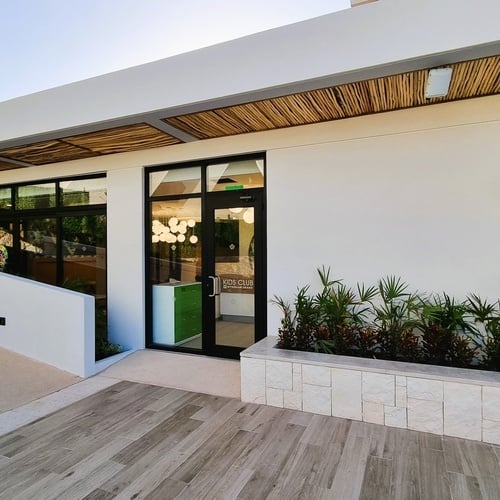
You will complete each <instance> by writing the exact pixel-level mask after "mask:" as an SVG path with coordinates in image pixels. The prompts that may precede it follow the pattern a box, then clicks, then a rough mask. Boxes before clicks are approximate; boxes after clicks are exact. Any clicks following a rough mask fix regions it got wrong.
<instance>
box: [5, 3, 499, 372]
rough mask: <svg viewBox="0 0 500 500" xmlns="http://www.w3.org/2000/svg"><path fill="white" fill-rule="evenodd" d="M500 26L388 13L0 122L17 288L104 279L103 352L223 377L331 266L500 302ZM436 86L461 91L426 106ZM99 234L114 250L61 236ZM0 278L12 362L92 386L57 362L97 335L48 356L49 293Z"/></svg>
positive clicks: (255, 44)
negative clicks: (180, 363) (446, 71)
mask: <svg viewBox="0 0 500 500" xmlns="http://www.w3.org/2000/svg"><path fill="white" fill-rule="evenodd" d="M498 19H500V3H499V2H498V0H483V1H482V2H480V4H477V3H476V2H456V1H455V0H420V1H418V2H415V1H412V0H379V1H375V2H371V3H367V4H366V5H361V6H359V7H356V8H352V9H348V10H344V11H341V12H337V13H333V14H329V15H326V16H322V17H318V18H315V19H311V20H307V21H304V22H300V23H296V24H293V25H290V26H285V27H282V28H277V29H273V30H269V31H266V32H263V33H259V34H256V35H252V36H247V37H244V38H241V39H238V40H234V41H231V42H227V43H222V44H218V45H215V46H213V47H208V48H204V49H200V50H197V51H194V52H190V53H186V54H182V55H179V56H175V57H171V58H168V59H164V60H161V61H157V62H153V63H149V64H145V65H142V66H138V67H134V68H130V69H126V70H123V71H118V72H115V73H111V74H108V75H103V76H100V77H97V78H92V79H89V80H85V81H81V82H77V83H73V84H69V85H65V86H62V87H59V88H55V89H50V90H46V91H43V92H39V93H36V94H32V95H28V96H25V97H20V98H17V99H13V100H10V101H6V102H3V103H0V117H1V119H0V170H1V171H0V230H1V231H3V233H2V232H0V237H1V236H2V234H4V238H5V240H4V241H3V243H4V245H5V246H6V248H7V250H8V252H9V259H11V265H12V269H11V270H12V272H19V273H20V274H22V275H24V276H32V277H35V278H39V279H40V280H41V281H45V282H49V283H58V284H61V283H62V282H63V281H64V279H65V278H67V276H72V272H73V271H71V269H70V267H71V266H72V265H79V266H80V268H79V269H80V271H81V270H82V269H83V267H82V266H85V265H87V266H91V267H92V266H93V268H94V271H93V272H94V274H92V275H88V276H87V275H86V276H87V278H88V280H87V281H88V282H89V283H90V286H93V287H94V288H93V293H94V294H95V295H96V296H98V297H101V298H103V297H106V296H107V303H108V325H109V337H110V340H112V341H113V342H118V343H120V344H122V345H123V346H124V347H125V348H126V349H140V348H144V347H145V346H146V347H154V348H169V349H170V348H173V349H177V350H187V351H189V352H196V353H202V354H215V355H223V356H226V355H227V356H237V354H238V352H239V350H240V349H241V348H242V347H244V346H246V345H249V344H251V343H253V342H254V340H256V339H259V338H262V337H264V336H266V335H267V334H268V333H269V334H274V333H275V332H276V331H277V328H278V327H279V321H280V312H279V311H278V309H277V308H276V307H275V306H273V305H272V304H270V303H269V299H270V298H272V297H273V296H274V295H280V296H285V297H291V296H292V295H293V294H294V292H295V291H296V287H297V286H298V285H303V284H305V283H309V282H314V281H315V279H316V268H317V267H319V266H321V265H323V264H324V265H326V266H331V267H332V269H333V271H334V273H335V275H336V276H339V277H343V278H345V279H346V281H348V282H352V283H355V282H356V281H363V282H366V283H372V282H374V281H376V280H377V279H378V278H380V277H383V276H385V275H388V274H394V275H398V276H401V277H402V278H403V279H404V280H406V281H408V282H409V283H410V284H411V285H412V287H415V288H416V289H419V290H428V291H437V292H439V291H442V290H446V291H447V292H448V293H450V294H453V295H456V296H458V297H461V296H464V295H465V294H467V293H469V292H472V291H474V292H477V293H480V294H482V295H483V296H489V297H491V298H497V297H498V296H500V267H499V265H498V256H499V255H500V237H499V232H498V230H497V229H498V225H499V223H500V198H499V193H500V169H499V159H500V141H499V138H500V95H499V93H500V56H499V54H500V25H499V23H498ZM436 68H451V70H452V73H451V83H450V86H449V89H448V91H447V92H446V94H445V95H444V96H442V97H431V98H426V95H425V92H426V85H427V82H428V80H429V70H431V69H436ZM89 176H90V177H89ZM89 179H90V180H89ZM72 186H73V187H72ZM47 190H48V191H47ZM71 193H73V194H74V195H75V196H76V197H77V198H78V196H80V198H78V200H79V201H78V200H77V201H75V200H73V201H71V200H69V201H65V200H66V198H64V196H66V195H67V196H71ZM82 193H83V194H82ZM85 193H87V194H85ZM51 196H52V197H51ZM82 197H83V198H82ZM23 200H24V201H23ZM37 200H38V201H37ZM40 200H41V201H40ZM23 203H26V204H23ZM240 209H241V210H240ZM104 215H106V218H107V238H104V237H103V236H102V235H101V237H100V241H101V243H99V244H96V245H94V246H100V247H101V248H102V250H99V249H98V250H95V249H94V250H92V249H90V248H87V246H89V245H90V246H92V245H91V244H90V243H89V242H90V239H89V240H85V237H84V236H81V235H80V236H79V235H77V234H76V233H75V232H73V233H71V234H72V236H71V238H70V237H69V236H66V233H65V231H70V230H69V229H68V227H69V226H70V222H71V221H72V220H76V219H78V220H79V221H80V222H81V220H82V219H81V218H82V217H87V218H89V219H88V220H90V218H93V219H92V220H94V222H95V220H96V219H95V218H96V217H100V216H104ZM176 219H177V220H176ZM86 224H87V223H86ZM93 231H94V230H93V229H92V230H88V231H87V233H86V234H92V235H93V236H95V238H96V239H99V238H98V237H97V236H96V235H95V231H94V232H93ZM68 234H69V233H68ZM8 238H11V239H10V240H9V241H11V245H13V246H10V247H9V245H8V243H7V241H8ZM104 240H106V244H104ZM0 241H2V240H0ZM47 242H48V243H47ZM82 242H83V243H82ZM16 245H17V246H16ZM28 245H31V247H29V248H26V247H27V246H28ZM50 246H51V248H52V249H51V250H50V249H49V247H50ZM83 247H85V248H83ZM104 247H105V248H106V254H107V255H106V258H105V257H104V250H103V249H104ZM85 258H87V261H88V262H90V263H87V264H85V262H87V261H85ZM43 259H45V261H44V260H43ZM78 259H79V260H78ZM77 261H78V262H77ZM105 261H106V263H105ZM43 263H45V265H44V266H42V264H43ZM16 266H17V267H16ZM42 267H43V269H44V270H42ZM49 267H50V269H51V270H48V269H49ZM14 268H15V269H14ZM21 268H22V269H21ZM19 269H21V270H20V271H19ZM96 269H100V270H101V271H100V274H99V271H96ZM80 271H79V272H80ZM104 271H106V272H105V273H104ZM82 272H83V271H82ZM47 273H48V274H47ZM103 273H104V274H103ZM77 274H78V273H77ZM212 277H219V278H220V279H214V278H212ZM1 278H2V279H1V280H0V295H1V297H2V303H3V307H4V310H3V311H2V310H0V317H5V318H6V325H5V326H0V345H3V346H5V347H7V348H10V349H13V350H16V351H19V352H23V353H24V354H27V355H30V356H32V357H36V358H38V359H41V360H43V361H47V362H51V363H53V364H55V365H57V366H60V367H63V368H65V369H68V370H69V371H74V372H77V373H89V370H85V369H81V368H75V367H74V366H70V365H68V364H67V363H65V362H63V358H67V357H71V356H73V355H74V352H75V350H77V351H78V350H79V349H83V347H82V345H83V344H82V343H81V342H83V341H82V340H81V336H82V335H83V336H85V332H83V333H82V332H77V333H76V334H75V335H76V337H75V338H77V339H80V340H75V343H74V344H68V345H65V347H64V348H61V349H59V350H58V351H57V353H55V347H54V346H55V345H58V343H59V344H61V339H60V338H59V337H57V335H55V334H54V335H55V336H52V334H51V333H50V332H48V331H47V330H48V329H47V328H46V327H43V328H39V327H40V325H50V323H51V322H54V321H55V318H54V316H50V317H44V311H46V310H47V307H46V304H43V305H40V304H41V302H39V301H40V300H43V299H40V297H44V296H46V297H51V296H49V295H45V291H46V290H49V289H50V288H49V287H46V288H44V289H43V291H42V292H40V288H36V287H37V286H38V287H39V286H40V285H36V286H35V288H36V290H37V291H36V293H35V292H33V293H35V294H38V295H37V297H39V298H37V299H34V298H33V297H32V296H31V295H30V294H31V292H30V291H29V290H30V289H33V285H26V282H25V281H24V280H20V279H18V278H11V277H7V276H5V273H4V275H3V276H2V277H1ZM167 283H169V284H167ZM106 284H107V291H106ZM27 290H28V291H27ZM218 292H220V293H218ZM46 293H47V294H49V292H48V291H47V292H46ZM57 293H60V292H57ZM66 294H67V292H66ZM176 294H177V300H176V301H175V305H176V306H177V307H175V308H174V307H173V304H174V302H173V301H172V297H174V296H175V295H176ZM214 295H215V296H214ZM47 300H52V309H51V311H52V312H51V313H50V314H53V311H54V310H55V311H56V314H57V318H58V319H57V322H58V323H59V322H64V321H65V319H68V321H70V320H71V319H72V318H73V319H74V318H75V311H74V310H73V309H72V308H71V307H68V306H67V304H66V302H64V300H65V299H60V300H61V302H58V300H59V299H57V301H56V303H54V300H53V299H50V298H49V299H47ZM68 300H69V299H68ZM34 301H36V302H34ZM2 303H0V308H2ZM181 304H182V306H181ZM54 308H55V309H54ZM35 310H36V314H34V313H33V314H31V313H32V312H33V311H35ZM68 316H69V317H68ZM21 319H22V321H21ZM68 324H69V323H68ZM2 329H4V330H3V333H2ZM37 329H39V330H40V331H36V332H35V330H37ZM33 335H35V336H36V339H38V340H37V342H34V341H33ZM78 342H80V344H78ZM35 344H36V347H35ZM86 345H88V343H87V344H86ZM75 346H76V347H75ZM54 353H55V354H54Z"/></svg>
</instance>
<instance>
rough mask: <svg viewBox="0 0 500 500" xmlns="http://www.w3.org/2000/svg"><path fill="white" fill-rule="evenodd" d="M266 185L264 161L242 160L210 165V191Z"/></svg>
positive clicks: (208, 179) (208, 182)
mask: <svg viewBox="0 0 500 500" xmlns="http://www.w3.org/2000/svg"><path fill="white" fill-rule="evenodd" d="M263 186H264V161H263V160H242V161H232V162H228V163H220V164H217V165H210V166H209V167H208V171H207V190H208V191H234V190H240V189H252V188H260V187H263Z"/></svg>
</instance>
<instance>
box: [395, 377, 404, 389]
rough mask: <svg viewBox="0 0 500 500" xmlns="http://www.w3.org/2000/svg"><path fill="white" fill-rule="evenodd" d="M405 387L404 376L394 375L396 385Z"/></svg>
mask: <svg viewBox="0 0 500 500" xmlns="http://www.w3.org/2000/svg"><path fill="white" fill-rule="evenodd" d="M398 386H399V387H406V377H403V376H401V375H396V387H398Z"/></svg>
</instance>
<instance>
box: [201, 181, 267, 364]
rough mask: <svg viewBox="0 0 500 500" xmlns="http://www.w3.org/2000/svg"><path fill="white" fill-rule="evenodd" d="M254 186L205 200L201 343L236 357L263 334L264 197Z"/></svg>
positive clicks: (220, 353)
mask: <svg viewBox="0 0 500 500" xmlns="http://www.w3.org/2000/svg"><path fill="white" fill-rule="evenodd" d="M252 191H253V192H250V191H237V192H234V193H231V192H229V193H215V194H214V195H213V196H210V197H208V200H207V216H208V220H207V221H206V222H207V225H206V229H207V233H206V236H205V250H206V254H205V259H204V262H205V266H204V267H205V272H204V276H203V282H204V314H203V316H204V328H203V331H204V339H203V340H204V344H203V346H204V350H206V351H207V352H209V353H212V354H219V355H224V356H237V355H238V354H239V352H240V351H241V350H242V349H244V348H246V347H248V346H250V345H252V344H254V343H255V341H256V340H257V339H258V338H260V337H262V336H263V334H264V331H263V328H264V326H263V325H262V322H263V314H262V312H263V311H264V310H265V304H264V306H263V307H262V305H261V306H260V307H259V301H262V297H265V291H264V290H262V283H263V282H264V280H263V272H264V269H263V260H264V259H263V252H262V242H263V217H262V211H263V210H262V208H263V205H262V203H263V200H262V190H252ZM259 311H260V313H259Z"/></svg>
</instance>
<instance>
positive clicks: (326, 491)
mask: <svg viewBox="0 0 500 500" xmlns="http://www.w3.org/2000/svg"><path fill="white" fill-rule="evenodd" d="M0 498H1V499H9V500H11V499H29V500H43V499H54V498H60V499H64V500H67V499H73V498H75V499H87V500H91V499H92V500H97V499H102V500H108V499H114V498H116V499H122V498H123V499H141V498H146V499H159V500H166V499H171V498H177V499H188V500H193V499H201V498H204V499H235V498H238V499H251V500H258V499H263V498H270V499H271V498H274V499H287V500H289V499H299V498H300V499H307V500H309V499H314V500H315V499H325V498H327V499H340V500H347V499H357V498H362V499H383V500H386V499H396V500H406V499H430V500H444V499H466V498H472V499H480V498H483V499H492V500H498V499H500V447H497V446H492V445H488V444H483V443H477V442H473V441H467V440H463V439H456V438H448V437H444V438H441V437H439V436H434V435H431V434H424V433H419V432H414V431H406V430H400V429H392V428H386V427H382V426H378V425H372V424H365V423H361V422H353V421H350V420H343V419H338V418H333V417H324V416H320V415H312V414H308V413H302V412H299V411H292V410H283V409H278V408H271V407H267V406H260V405H255V404H247V403H242V402H240V401H238V400H236V399H228V398H222V397H216V396H208V395H204V394H197V393H190V392H185V391H181V390H176V389H168V388H164V387H157V386H151V385H144V384H136V383H132V382H120V383H119V384H117V385H114V386H112V387H110V388H108V389H105V390H104V391H102V392H100V393H97V394H95V395H93V396H90V397H88V398H86V399H83V400H81V401H79V402H77V403H74V404H72V405H71V406H68V407H67V408H65V409H62V410H60V411H58V412H57V413H54V414H52V415H49V416H48V417H45V418H43V419H41V420H38V421H37V422H34V423H32V424H30V425H27V426H25V427H22V428H20V429H18V430H17V431H14V432H12V433H10V434H7V435H5V436H3V437H2V438H0Z"/></svg>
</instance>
